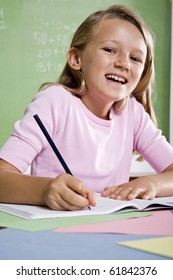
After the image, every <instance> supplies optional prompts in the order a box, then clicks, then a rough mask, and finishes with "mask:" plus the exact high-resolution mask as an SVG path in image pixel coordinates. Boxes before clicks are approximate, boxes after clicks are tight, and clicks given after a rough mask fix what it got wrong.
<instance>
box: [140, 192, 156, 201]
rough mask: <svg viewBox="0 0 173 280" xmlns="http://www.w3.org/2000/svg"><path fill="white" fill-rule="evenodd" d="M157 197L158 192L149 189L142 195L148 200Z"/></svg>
mask: <svg viewBox="0 0 173 280" xmlns="http://www.w3.org/2000/svg"><path fill="white" fill-rule="evenodd" d="M155 197H156V194H155V193H154V192H153V191H149V190H147V191H145V192H144V193H143V194H142V196H141V198H142V199H146V200H148V199H153V198H155Z"/></svg>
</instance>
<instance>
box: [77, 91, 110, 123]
mask: <svg viewBox="0 0 173 280" xmlns="http://www.w3.org/2000/svg"><path fill="white" fill-rule="evenodd" d="M81 100H82V102H83V103H84V104H85V106H86V107H87V108H88V109H89V110H90V111H91V112H92V113H93V114H94V115H95V116H97V117H98V118H100V119H104V120H109V119H110V117H109V113H110V109H111V107H112V105H113V102H111V103H106V104H105V103H104V104H102V103H101V102H99V101H93V102H92V100H90V99H88V98H87V95H83V96H81ZM95 104H96V105H95Z"/></svg>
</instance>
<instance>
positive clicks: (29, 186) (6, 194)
mask: <svg viewBox="0 0 173 280" xmlns="http://www.w3.org/2000/svg"><path fill="white" fill-rule="evenodd" d="M50 181H51V178H46V177H35V176H30V175H24V174H21V173H17V172H13V171H8V170H0V202H3V203H18V204H22V203H23V204H32V205H45V193H46V190H47V186H48V184H49V183H50Z"/></svg>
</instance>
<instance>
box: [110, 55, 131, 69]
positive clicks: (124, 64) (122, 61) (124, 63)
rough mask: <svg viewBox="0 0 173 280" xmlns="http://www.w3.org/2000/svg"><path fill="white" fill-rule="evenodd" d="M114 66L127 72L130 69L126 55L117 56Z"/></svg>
mask: <svg viewBox="0 0 173 280" xmlns="http://www.w3.org/2000/svg"><path fill="white" fill-rule="evenodd" d="M114 65H115V66H116V67H120V68H122V69H124V70H129V69H130V60H129V57H128V55H127V54H124V53H121V54H119V55H118V56H117V57H116V59H115V62H114Z"/></svg>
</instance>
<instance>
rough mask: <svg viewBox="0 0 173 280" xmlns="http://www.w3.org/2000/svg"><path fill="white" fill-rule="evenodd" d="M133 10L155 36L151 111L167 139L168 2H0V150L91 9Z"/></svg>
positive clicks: (56, 72) (54, 72)
mask: <svg viewBox="0 0 173 280" xmlns="http://www.w3.org/2000/svg"><path fill="white" fill-rule="evenodd" d="M116 3H121V4H127V5H129V6H130V7H132V8H135V9H136V10H137V11H138V12H139V13H140V14H141V16H142V17H143V18H144V19H145V21H146V22H147V23H148V24H149V25H150V27H151V28H152V30H153V32H154V33H155V37H156V54H155V65H156V81H157V85H156V91H157V97H154V102H155V103H154V107H155V110H156V114H157V116H158V122H159V126H160V128H161V129H162V130H163V133H164V134H165V135H166V137H167V139H168V138H169V102H170V41H171V38H170V32H171V24H170V22H171V8H170V7H171V1H170V0H126V1H123V0H121V1H116V0H11V1H6V0H0V100H1V101H0V146H1V145H2V144H3V143H4V142H5V140H6V139H7V138H8V136H9V134H10V132H11V130H12V128H13V124H14V122H15V121H16V120H17V119H19V118H21V117H22V115H23V112H24V109H25V107H26V105H27V104H28V102H30V100H31V98H32V97H33V96H34V95H35V93H36V92H37V91H38V88H39V86H40V85H41V84H42V83H43V82H45V81H55V80H56V79H57V77H58V76H59V74H60V72H61V70H62V67H63V65H64V63H65V56H66V52H67V50H68V47H69V44H70V40H71V37H72V34H73V32H74V31H75V29H76V28H77V26H78V25H79V24H80V23H81V22H82V21H83V20H84V19H85V18H86V16H88V15H89V14H90V13H91V12H93V11H94V10H97V9H100V8H105V7H107V6H109V5H111V4H116Z"/></svg>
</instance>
